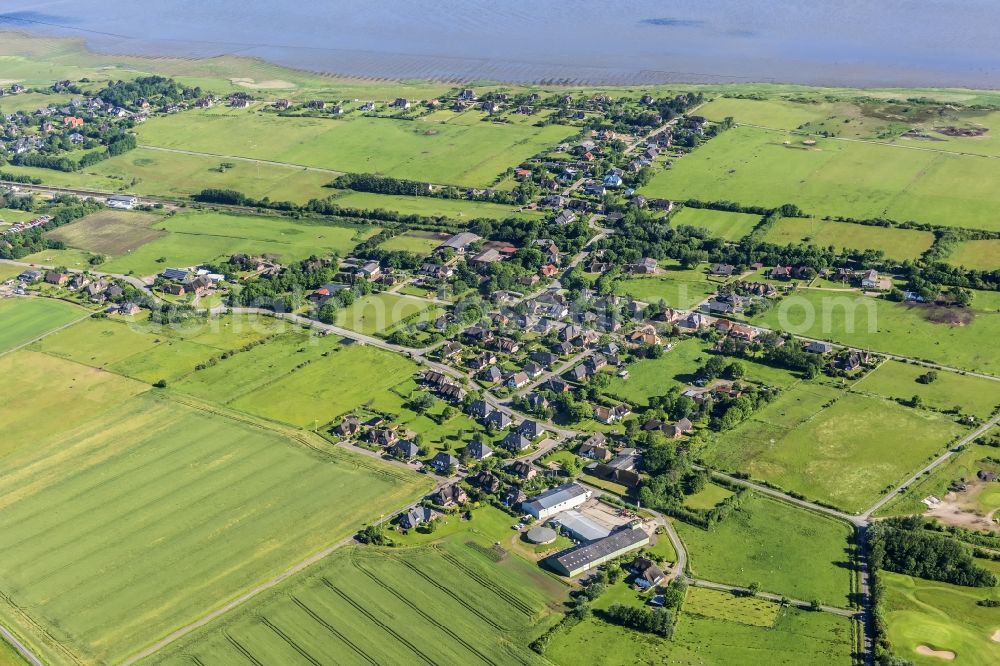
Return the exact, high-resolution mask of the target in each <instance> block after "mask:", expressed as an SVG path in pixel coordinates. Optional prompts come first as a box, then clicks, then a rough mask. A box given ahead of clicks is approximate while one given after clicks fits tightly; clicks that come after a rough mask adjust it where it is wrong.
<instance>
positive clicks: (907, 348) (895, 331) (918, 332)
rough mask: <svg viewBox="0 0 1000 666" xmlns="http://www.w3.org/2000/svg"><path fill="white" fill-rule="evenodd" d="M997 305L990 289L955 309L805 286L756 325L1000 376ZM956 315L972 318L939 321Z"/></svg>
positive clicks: (999, 325)
mask: <svg viewBox="0 0 1000 666" xmlns="http://www.w3.org/2000/svg"><path fill="white" fill-rule="evenodd" d="M997 307H998V301H997V299H996V298H995V297H994V296H993V295H991V294H990V293H989V292H974V295H973V301H972V305H971V306H970V307H969V308H967V309H964V310H957V311H950V312H949V311H945V310H943V309H942V308H937V307H936V306H933V305H919V304H912V303H909V304H907V303H894V302H892V301H888V300H884V299H876V298H868V297H865V296H860V295H854V294H850V295H845V294H833V293H830V292H823V291H816V290H801V289H800V290H799V291H798V292H797V293H796V294H795V295H794V296H789V297H787V298H784V299H782V301H781V302H780V303H779V304H777V305H776V306H775V307H773V308H771V309H770V310H769V311H768V312H767V313H766V314H764V315H762V316H760V317H758V318H756V319H755V320H754V323H758V324H761V325H764V326H767V327H768V328H773V329H780V330H785V331H789V332H792V333H794V334H796V335H804V336H807V337H810V338H818V339H823V340H830V341H833V342H838V343H841V344H845V345H851V346H855V347H859V348H862V349H869V350H871V351H880V352H887V353H891V354H899V355H901V356H908V357H911V358H918V359H923V360H928V361H934V362H937V363H940V364H942V365H949V366H953V367H958V368H962V369H965V370H978V371H980V372H987V373H990V374H1000V357H998V356H997V355H996V354H995V353H993V350H992V348H991V346H990V345H991V341H992V340H996V339H997V338H998V337H1000V313H998V311H997ZM953 315H955V316H960V317H966V318H968V319H969V320H970V321H968V322H967V323H965V324H962V325H951V324H948V323H937V322H936V321H934V320H933V319H934V318H936V317H943V316H953Z"/></svg>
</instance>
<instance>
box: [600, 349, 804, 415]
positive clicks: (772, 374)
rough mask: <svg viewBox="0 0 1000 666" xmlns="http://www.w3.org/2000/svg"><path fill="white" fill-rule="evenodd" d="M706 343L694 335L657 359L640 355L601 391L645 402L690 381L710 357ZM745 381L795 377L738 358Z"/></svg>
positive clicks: (784, 381) (781, 381)
mask: <svg viewBox="0 0 1000 666" xmlns="http://www.w3.org/2000/svg"><path fill="white" fill-rule="evenodd" d="M709 348H710V345H708V344H706V343H705V342H703V341H701V340H698V339H696V338H687V339H684V340H680V341H679V342H674V343H673V346H672V347H671V348H670V349H669V350H667V351H665V352H664V354H663V355H662V356H661V357H660V358H658V359H641V360H638V361H635V362H634V363H632V364H630V365H629V366H628V368H627V369H628V372H629V376H628V378H627V379H622V378H621V377H618V376H617V375H616V376H613V377H612V378H611V382H610V383H609V384H608V388H607V389H605V393H607V394H608V395H613V396H616V397H618V398H620V399H622V400H626V401H628V402H629V403H631V404H633V405H641V406H646V405H648V404H649V399H650V398H651V397H653V396H660V395H666V394H667V393H668V392H670V390H671V389H675V388H680V387H682V386H687V385H689V384H691V383H692V382H693V381H694V380H695V379H696V378H697V377H696V373H697V371H698V369H699V368H700V367H701V366H702V365H704V363H705V362H706V361H707V360H708V359H709V358H710V356H711V355H710V354H709ZM740 363H741V364H743V366H744V368H745V369H746V371H747V375H746V379H747V380H748V381H757V382H761V383H763V384H767V385H770V386H779V387H783V386H790V385H791V384H794V383H795V382H796V381H797V380H796V379H795V377H793V376H792V375H791V373H789V372H788V371H786V370H781V369H778V368H772V367H770V366H767V365H763V364H761V363H756V362H754V361H753V360H751V359H740Z"/></svg>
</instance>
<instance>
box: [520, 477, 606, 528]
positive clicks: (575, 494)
mask: <svg viewBox="0 0 1000 666" xmlns="http://www.w3.org/2000/svg"><path fill="white" fill-rule="evenodd" d="M591 495H593V493H592V492H591V491H589V490H587V489H586V488H584V487H583V486H581V485H578V484H576V483H567V484H566V485H564V486H558V487H556V488H552V489H550V490H546V491H545V492H544V493H542V494H541V495H536V496H535V497H532V498H531V499H529V500H528V501H526V502H523V503H522V504H521V509H523V510H524V511H525V512H527V513H529V514H531V515H532V516H534V517H535V518H537V519H538V520H545V519H547V518H549V517H551V516H554V515H556V514H557V513H559V512H560V511H566V510H568V509H573V508H576V507H578V506H580V505H581V504H583V503H584V502H586V501H587V500H589V499H590V496H591Z"/></svg>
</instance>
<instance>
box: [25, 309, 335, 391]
mask: <svg viewBox="0 0 1000 666" xmlns="http://www.w3.org/2000/svg"><path fill="white" fill-rule="evenodd" d="M285 331H289V332H290V333H289V335H290V336H294V335H296V332H297V339H298V340H299V343H298V345H297V347H298V346H301V347H303V348H306V349H309V350H316V349H320V348H322V349H328V348H330V347H331V346H332V345H329V344H327V345H325V346H323V345H321V344H320V343H319V340H318V339H313V338H310V337H309V336H308V334H306V333H303V332H302V331H301V329H300V328H299V327H298V326H295V325H290V324H286V323H284V322H281V321H280V320H276V319H272V318H259V319H258V318H256V317H254V318H251V317H244V316H237V317H234V316H224V317H206V318H198V319H194V320H191V321H189V322H187V323H185V324H181V325H178V326H171V327H161V326H154V325H150V324H149V323H148V322H146V321H143V320H142V319H141V318H140V319H138V320H136V321H125V320H122V319H118V318H111V319H85V320H84V321H81V322H79V323H77V324H75V325H73V326H71V327H69V328H67V329H65V330H62V331H59V332H57V333H54V334H52V335H49V336H47V337H45V338H44V339H43V340H41V341H39V342H38V343H35V344H33V345H32V346H31V347H30V348H31V349H32V350H35V351H41V352H45V353H46V354H49V355H51V356H55V357H58V358H63V359H68V360H71V361H75V362H77V363H82V364H85V365H88V366H91V367H94V368H98V369H101V370H108V371H111V372H115V373H117V374H120V375H123V376H126V377H130V378H133V379H137V380H140V381H143V382H147V383H152V382H155V381H157V380H159V379H166V380H168V381H171V382H172V381H174V380H177V379H180V378H182V377H185V376H186V375H189V374H191V373H194V372H195V366H197V365H199V364H202V363H206V362H207V361H209V360H210V359H213V358H215V359H216V360H218V359H219V358H220V357H221V354H222V353H223V352H226V351H230V350H233V349H238V348H240V347H242V346H243V345H246V344H247V343H250V342H255V341H257V340H260V339H262V338H266V337H269V336H272V335H277V334H279V333H282V332H285ZM314 340H315V342H316V344H312V343H313V341H314ZM256 351H257V348H256V347H255V348H254V349H253V350H251V351H250V352H246V353H247V354H253V353H254V352H256ZM317 355H318V354H314V356H313V357H310V358H314V357H315V356H317ZM240 356H242V354H238V355H236V356H233V357H231V358H238V357H240ZM227 360H229V359H227ZM304 360H306V359H304V358H298V359H297V360H296V361H295V362H296V363H302V362H303V361H304ZM224 365H226V364H224ZM229 365H232V364H229ZM266 367H267V366H266V365H265V366H262V369H264V368H266ZM209 370H211V368H209ZM206 372H207V371H206ZM264 373H266V370H264ZM234 384H235V385H238V382H235V381H234ZM205 397H206V398H207V399H213V398H212V397H211V396H205ZM215 401H216V402H221V401H220V400H217V399H215Z"/></svg>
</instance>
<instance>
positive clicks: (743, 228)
mask: <svg viewBox="0 0 1000 666" xmlns="http://www.w3.org/2000/svg"><path fill="white" fill-rule="evenodd" d="M670 223H671V224H672V225H673V226H675V227H679V226H681V225H687V226H689V227H698V228H699V229H704V230H705V231H707V232H708V233H709V234H710V235H711V236H713V237H715V238H721V239H723V240H727V241H734V242H735V241H738V240H739V239H741V238H743V237H744V236H746V235H747V234H749V233H750V232H751V231H753V228H754V227H755V226H757V224H758V223H760V216H759V215H748V214H747V213H728V212H726V211H722V210H712V209H710V208H682V209H681V210H680V211H679V212H677V213H676V214H675V215H674V216H673V217H671V218H670Z"/></svg>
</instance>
